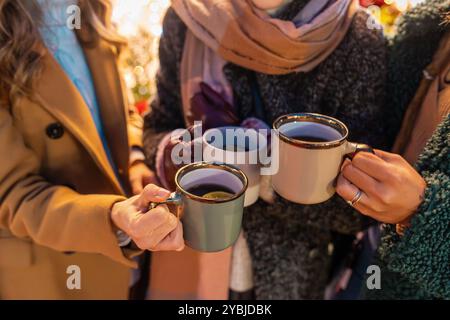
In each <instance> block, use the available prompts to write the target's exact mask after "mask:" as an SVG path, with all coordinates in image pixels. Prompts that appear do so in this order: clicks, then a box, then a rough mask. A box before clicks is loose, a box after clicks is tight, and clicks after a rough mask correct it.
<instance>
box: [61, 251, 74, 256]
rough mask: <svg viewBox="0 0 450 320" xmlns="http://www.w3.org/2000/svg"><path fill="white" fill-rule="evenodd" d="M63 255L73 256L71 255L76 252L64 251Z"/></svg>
mask: <svg viewBox="0 0 450 320" xmlns="http://www.w3.org/2000/svg"><path fill="white" fill-rule="evenodd" d="M63 253H64V254H65V255H66V256H71V255H73V254H75V252H74V251H64V252H63Z"/></svg>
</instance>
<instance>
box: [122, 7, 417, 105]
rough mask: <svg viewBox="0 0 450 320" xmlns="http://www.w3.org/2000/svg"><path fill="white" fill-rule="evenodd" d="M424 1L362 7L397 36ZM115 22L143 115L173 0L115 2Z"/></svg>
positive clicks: (151, 92) (130, 82)
mask: <svg viewBox="0 0 450 320" xmlns="http://www.w3.org/2000/svg"><path fill="white" fill-rule="evenodd" d="M423 1H424V0H360V3H361V6H363V7H364V8H366V9H367V10H368V11H369V12H370V13H371V14H372V16H373V19H374V22H378V23H380V24H381V25H383V27H384V32H385V33H386V35H387V36H392V35H393V34H395V21H396V20H397V19H398V18H399V17H400V16H401V15H402V13H403V12H405V11H406V10H407V9H409V8H410V7H412V6H415V5H417V4H418V3H420V2H423ZM113 5H114V11H113V22H114V23H115V25H116V26H117V30H118V31H119V33H120V34H121V35H123V36H124V37H126V38H127V39H128V41H129V48H128V50H127V52H126V53H125V55H124V64H123V73H124V78H125V82H126V85H127V88H128V90H129V96H130V100H131V101H132V102H133V103H134V104H135V105H136V107H137V109H138V111H139V112H140V113H145V112H146V111H148V102H149V100H151V98H152V97H153V96H154V94H155V92H156V87H155V81H154V79H155V75H156V72H157V70H158V43H159V38H160V36H161V34H162V19H163V17H164V13H165V12H166V10H167V8H168V7H169V5H170V0H113Z"/></svg>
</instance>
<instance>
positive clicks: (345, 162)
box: [341, 159, 352, 172]
mask: <svg viewBox="0 0 450 320" xmlns="http://www.w3.org/2000/svg"><path fill="white" fill-rule="evenodd" d="M351 163H352V161H351V160H350V159H345V160H344V162H343V163H342V165H341V172H342V171H343V170H344V169H345V167H346V166H348V165H349V164H351Z"/></svg>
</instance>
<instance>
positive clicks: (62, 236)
mask: <svg viewBox="0 0 450 320" xmlns="http://www.w3.org/2000/svg"><path fill="white" fill-rule="evenodd" d="M5 185H6V182H4V183H3V187H4V186H5ZM1 192H2V201H1V204H0V228H3V229H7V230H9V231H10V232H11V233H12V234H13V235H15V236H16V237H20V238H29V239H31V240H32V241H33V242H35V243H37V244H39V245H42V246H46V247H49V248H51V249H54V250H57V251H74V252H86V253H98V254H103V255H105V256H108V257H109V258H111V259H113V260H115V261H117V262H120V263H122V264H125V265H127V266H130V267H134V266H135V263H134V262H133V261H132V260H131V259H130V258H131V256H130V255H127V254H125V251H122V250H121V248H120V247H119V245H118V242H117V238H116V233H115V229H114V226H113V224H112V221H111V218H110V210H111V207H112V206H113V204H114V203H116V202H119V201H122V200H124V199H123V197H121V196H115V195H80V194H78V193H76V192H75V191H73V190H71V189H69V188H66V187H62V186H54V185H51V184H49V183H48V182H46V181H45V180H43V179H42V178H40V177H38V176H34V177H27V178H24V179H21V180H19V181H17V182H15V183H14V184H13V185H11V189H9V190H8V191H6V190H5V188H2V190H1ZM129 254H131V255H132V253H131V252H129Z"/></svg>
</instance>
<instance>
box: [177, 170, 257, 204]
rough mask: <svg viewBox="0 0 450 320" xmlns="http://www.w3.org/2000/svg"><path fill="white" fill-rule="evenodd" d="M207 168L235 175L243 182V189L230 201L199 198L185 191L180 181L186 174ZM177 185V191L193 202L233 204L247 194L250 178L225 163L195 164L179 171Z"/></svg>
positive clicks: (229, 199)
mask: <svg viewBox="0 0 450 320" xmlns="http://www.w3.org/2000/svg"><path fill="white" fill-rule="evenodd" d="M205 168H210V169H219V170H223V171H228V172H230V173H232V174H234V175H235V176H236V177H238V178H239V179H240V180H241V182H242V189H241V191H239V192H238V193H236V194H235V195H234V196H233V197H231V198H228V199H207V198H203V197H200V196H197V195H195V194H192V193H190V192H188V191H187V190H186V189H184V188H183V187H182V186H181V185H180V183H179V180H180V179H181V178H182V177H183V176H184V175H185V174H186V173H189V172H192V171H194V170H197V169H205ZM175 184H176V186H177V189H178V190H179V191H180V192H181V193H182V194H183V195H185V196H187V197H188V198H190V199H192V200H196V201H200V202H207V203H226V202H231V201H234V200H236V199H238V198H240V197H241V196H242V195H243V194H245V192H246V191H247V188H248V178H247V175H246V174H245V173H244V171H242V170H240V169H238V168H235V167H233V166H231V165H229V164H225V163H218V162H204V161H202V162H194V163H191V164H188V165H185V166H184V167H182V168H181V169H179V170H178V171H177V173H176V175H175Z"/></svg>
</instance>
